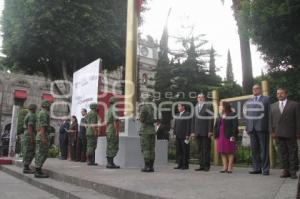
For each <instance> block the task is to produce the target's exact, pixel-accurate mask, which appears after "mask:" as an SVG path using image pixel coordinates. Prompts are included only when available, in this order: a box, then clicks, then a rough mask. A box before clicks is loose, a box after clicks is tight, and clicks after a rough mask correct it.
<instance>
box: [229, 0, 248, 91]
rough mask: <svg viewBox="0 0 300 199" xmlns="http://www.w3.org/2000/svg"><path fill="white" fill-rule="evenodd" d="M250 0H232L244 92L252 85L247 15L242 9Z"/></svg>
mask: <svg viewBox="0 0 300 199" xmlns="http://www.w3.org/2000/svg"><path fill="white" fill-rule="evenodd" d="M249 2H250V0H232V3H233V6H232V7H233V11H234V16H235V19H236V21H237V26H238V33H239V38H240V49H241V59H242V74H243V91H244V93H245V94H248V93H251V90H252V86H253V74H252V60H251V49H250V39H249V27H248V26H247V24H248V23H247V21H248V17H247V16H248V15H245V14H244V12H243V10H248V9H247V8H248V7H247V5H248V4H249Z"/></svg>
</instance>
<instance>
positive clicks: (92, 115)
mask: <svg viewBox="0 0 300 199" xmlns="http://www.w3.org/2000/svg"><path fill="white" fill-rule="evenodd" d="M97 107H98V105H97V104H96V103H93V104H91V105H90V109H91V111H90V112H88V114H87V116H86V121H87V131H86V139H87V159H88V161H87V163H88V165H97V164H96V163H95V150H96V147H97V136H98V132H97V135H95V132H94V128H95V127H97V128H98V122H99V116H98V113H97Z"/></svg>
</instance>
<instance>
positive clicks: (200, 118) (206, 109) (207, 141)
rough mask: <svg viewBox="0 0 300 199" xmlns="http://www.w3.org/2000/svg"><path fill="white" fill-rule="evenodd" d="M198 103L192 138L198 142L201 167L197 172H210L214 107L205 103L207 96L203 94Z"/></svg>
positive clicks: (200, 95)
mask: <svg viewBox="0 0 300 199" xmlns="http://www.w3.org/2000/svg"><path fill="white" fill-rule="evenodd" d="M197 101H198V103H197V104H196V106H195V111H194V117H193V121H192V137H193V138H194V137H196V139H197V142H198V149H199V164H200V167H199V168H198V169H195V171H209V169H210V150H211V137H212V135H213V126H214V113H213V106H212V105H211V103H208V102H206V101H205V95H204V94H202V93H201V94H199V95H198V97H197Z"/></svg>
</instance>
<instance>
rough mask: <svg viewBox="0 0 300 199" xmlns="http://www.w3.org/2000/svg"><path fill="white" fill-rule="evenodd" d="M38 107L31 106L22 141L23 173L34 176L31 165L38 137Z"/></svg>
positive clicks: (26, 118)
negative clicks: (36, 137)
mask: <svg viewBox="0 0 300 199" xmlns="http://www.w3.org/2000/svg"><path fill="white" fill-rule="evenodd" d="M36 108H37V107H36V105H35V104H30V105H29V113H27V115H26V117H25V119H24V129H25V131H24V136H23V139H22V150H23V151H22V154H23V165H24V169H23V173H27V174H32V173H34V172H33V171H32V170H30V168H29V165H30V164H31V162H32V160H33V158H34V153H35V136H36V119H37V118H36V113H35V112H36Z"/></svg>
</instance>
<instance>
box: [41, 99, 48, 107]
mask: <svg viewBox="0 0 300 199" xmlns="http://www.w3.org/2000/svg"><path fill="white" fill-rule="evenodd" d="M49 106H50V103H49V102H48V101H47V100H43V101H42V107H49Z"/></svg>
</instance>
